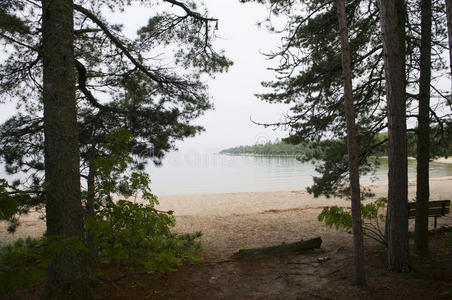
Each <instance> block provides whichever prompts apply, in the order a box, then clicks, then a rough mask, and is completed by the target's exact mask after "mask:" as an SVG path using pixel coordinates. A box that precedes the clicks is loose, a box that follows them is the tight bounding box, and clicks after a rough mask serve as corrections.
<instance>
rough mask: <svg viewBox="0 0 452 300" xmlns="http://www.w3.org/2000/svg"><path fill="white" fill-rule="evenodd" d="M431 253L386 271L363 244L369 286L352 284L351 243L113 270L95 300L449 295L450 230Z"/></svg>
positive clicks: (372, 248) (439, 235)
mask: <svg viewBox="0 0 452 300" xmlns="http://www.w3.org/2000/svg"><path fill="white" fill-rule="evenodd" d="M430 244H431V245H430V246H431V257H430V258H428V259H420V258H418V257H415V256H412V257H411V264H412V268H413V271H412V272H409V273H403V274H398V273H389V272H387V271H386V253H385V251H384V250H383V249H382V248H381V247H379V246H378V245H376V244H375V243H367V245H366V262H365V264H366V275H367V282H368V285H367V287H364V288H359V287H356V286H353V285H351V280H352V278H351V277H352V266H353V256H352V249H351V248H350V244H349V243H342V242H341V241H340V240H339V241H337V243H330V244H329V245H328V246H327V247H322V248H321V249H319V250H314V251H308V252H305V253H302V254H298V255H290V256H283V257H276V258H270V259H269V258H267V259H259V260H250V261H237V260H231V259H223V260H217V261H215V260H206V261H205V262H203V263H201V264H200V265H191V266H190V265H188V266H184V267H182V268H180V269H179V270H178V271H176V272H171V273H168V274H164V275H158V274H145V273H144V272H139V271H138V272H135V274H132V273H126V272H121V271H119V272H118V270H117V271H115V272H111V273H110V274H111V275H108V276H105V277H104V278H103V279H102V280H100V281H99V285H97V287H96V288H95V297H96V298H97V299H452V232H451V231H450V229H449V231H438V232H436V233H435V234H432V235H431V242H430Z"/></svg>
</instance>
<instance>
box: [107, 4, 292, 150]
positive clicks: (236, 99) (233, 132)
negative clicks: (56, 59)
mask: <svg viewBox="0 0 452 300" xmlns="http://www.w3.org/2000/svg"><path fill="white" fill-rule="evenodd" d="M204 4H205V6H206V7H207V9H208V11H209V16H210V17H213V18H218V19H219V25H218V26H219V28H218V30H217V31H216V35H217V39H216V40H215V42H214V46H215V48H216V49H217V50H220V49H224V50H225V51H226V55H227V57H228V58H229V59H231V60H232V61H233V62H234V65H233V66H232V67H231V68H230V69H229V72H228V73H225V74H218V75H216V77H215V79H210V80H209V81H208V85H209V90H210V95H211V98H212V101H213V103H214V107H215V109H214V110H211V111H208V112H207V113H206V114H205V115H204V116H203V117H201V118H199V119H198V120H196V122H195V123H196V124H200V125H202V126H204V127H205V129H206V131H205V132H203V133H201V134H200V135H198V136H196V137H194V138H190V139H187V140H185V141H181V142H178V143H177V146H178V148H179V150H180V151H181V152H218V151H219V150H221V149H224V148H228V147H234V146H239V145H249V144H255V143H256V142H265V141H268V140H272V141H273V140H275V139H276V138H281V137H285V136H286V135H287V133H285V132H283V131H281V130H277V131H274V130H272V129H270V128H264V127H262V126H258V125H255V124H253V123H252V122H251V121H250V117H252V119H253V120H255V121H259V122H264V123H265V122H274V121H278V120H280V119H281V118H282V116H283V114H284V113H286V112H287V111H288V106H287V105H283V104H268V103H265V102H263V101H260V100H258V99H257V98H256V97H255V96H254V94H256V93H259V92H262V91H263V89H262V87H261V84H260V83H261V81H268V80H272V79H274V73H273V72H272V71H269V70H267V68H268V67H271V66H272V64H274V63H273V62H271V61H268V60H266V58H265V57H264V56H263V55H262V54H261V53H260V52H262V51H263V52H269V51H272V50H276V49H277V47H278V45H279V43H280V37H278V36H277V35H276V34H272V33H269V32H268V31H267V30H266V29H265V28H264V27H262V28H258V27H257V25H256V23H257V22H258V21H262V20H264V19H265V18H266V17H267V16H268V12H267V11H266V9H265V7H264V6H262V5H257V4H254V3H247V4H241V3H239V1H238V0H231V1H224V0H221V1H220V0H204ZM151 15H152V9H151V8H143V7H133V8H129V9H127V10H126V12H125V15H115V17H117V18H118V19H117V20H115V22H118V23H120V22H121V21H122V20H123V19H124V20H125V21H122V22H123V23H124V25H125V28H124V31H125V33H127V34H135V32H136V30H137V29H138V28H139V27H140V26H143V25H145V24H147V21H148V18H149V17H150V16H151Z"/></svg>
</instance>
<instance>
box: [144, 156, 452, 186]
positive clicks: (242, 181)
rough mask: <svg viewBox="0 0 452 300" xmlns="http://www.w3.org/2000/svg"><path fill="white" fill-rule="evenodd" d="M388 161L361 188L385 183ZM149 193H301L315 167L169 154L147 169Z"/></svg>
mask: <svg viewBox="0 0 452 300" xmlns="http://www.w3.org/2000/svg"><path fill="white" fill-rule="evenodd" d="M387 164H388V163H387V159H380V166H379V167H378V169H377V171H376V173H375V174H372V175H366V176H363V177H362V178H361V182H362V183H363V184H368V183H371V182H372V181H386V180H387V178H386V177H387ZM147 171H148V172H149V173H150V176H151V179H152V185H151V186H152V190H153V192H154V193H156V194H157V195H173V194H193V193H230V192H250V191H279V190H291V189H302V188H305V187H307V186H310V185H312V182H313V181H312V176H314V175H316V173H315V171H314V166H313V165H312V164H310V163H301V162H299V161H297V160H296V159H295V158H293V157H263V156H260V157H259V156H258V157H254V156H229V155H220V154H205V153H189V154H188V153H185V154H184V153H172V154H170V155H169V156H168V157H166V158H165V160H164V161H163V165H162V166H161V167H155V166H148V168H147ZM408 172H409V178H410V179H414V178H415V176H416V161H415V160H409V163H408ZM430 176H431V177H443V176H452V164H442V163H431V164H430Z"/></svg>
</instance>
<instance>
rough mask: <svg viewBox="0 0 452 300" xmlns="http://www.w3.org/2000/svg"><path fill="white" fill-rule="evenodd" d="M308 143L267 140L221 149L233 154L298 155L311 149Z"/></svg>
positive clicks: (223, 152)
mask: <svg viewBox="0 0 452 300" xmlns="http://www.w3.org/2000/svg"><path fill="white" fill-rule="evenodd" d="M311 150H312V148H311V145H310V144H308V143H303V144H298V145H292V144H287V143H284V142H267V143H265V144H256V145H252V146H239V147H234V148H228V149H224V150H221V151H220V153H221V154H231V155H273V156H297V155H301V154H305V153H306V152H308V151H311Z"/></svg>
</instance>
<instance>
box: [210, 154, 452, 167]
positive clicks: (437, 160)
mask: <svg viewBox="0 0 452 300" xmlns="http://www.w3.org/2000/svg"><path fill="white" fill-rule="evenodd" d="M218 154H221V155H227V156H250V157H297V156H300V155H301V154H260V153H221V152H219V153H218ZM372 158H386V159H387V158H388V157H387V156H372ZM408 159H409V160H416V158H415V157H408ZM430 162H435V163H442V164H452V157H448V158H445V157H440V158H435V159H432V160H431V161H430Z"/></svg>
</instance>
